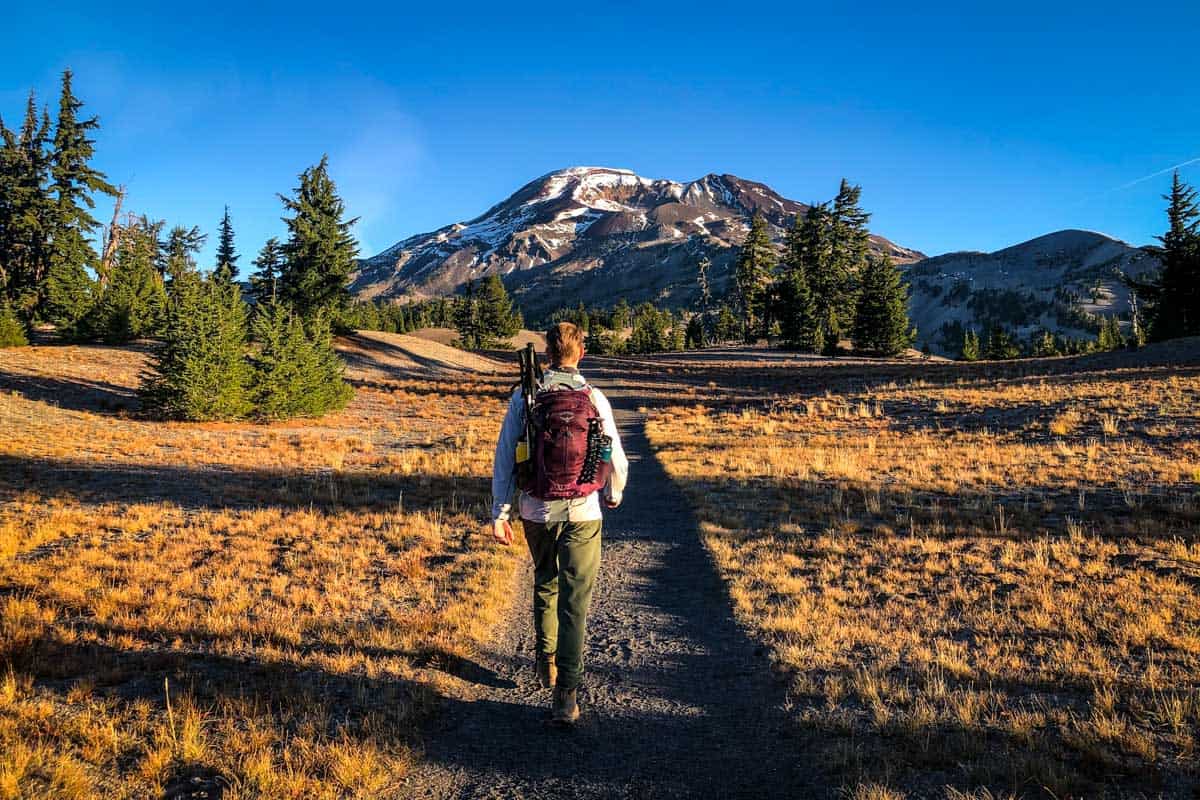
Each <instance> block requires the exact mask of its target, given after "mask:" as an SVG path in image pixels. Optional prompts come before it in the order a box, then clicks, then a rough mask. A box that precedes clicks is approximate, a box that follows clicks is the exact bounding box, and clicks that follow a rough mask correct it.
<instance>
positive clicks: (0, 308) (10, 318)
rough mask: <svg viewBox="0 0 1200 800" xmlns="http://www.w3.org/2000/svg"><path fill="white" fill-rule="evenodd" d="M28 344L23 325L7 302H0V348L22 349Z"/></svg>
mask: <svg viewBox="0 0 1200 800" xmlns="http://www.w3.org/2000/svg"><path fill="white" fill-rule="evenodd" d="M27 344H29V339H28V338H27V337H26V335H25V324H24V323H23V322H21V318H20V317H18V316H17V312H16V311H14V310H13V307H12V306H11V305H9V304H8V303H7V302H3V301H0V347H22V346H24V345H27Z"/></svg>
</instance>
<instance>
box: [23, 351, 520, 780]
mask: <svg viewBox="0 0 1200 800" xmlns="http://www.w3.org/2000/svg"><path fill="white" fill-rule="evenodd" d="M368 355H369V351H368ZM4 358H5V360H4V361H3V362H0V369H2V370H3V372H4V375H5V376H6V380H8V381H9V385H11V386H14V387H15V388H12V389H10V390H9V391H7V392H0V429H2V430H4V432H5V433H4V436H3V437H0V463H3V466H4V468H3V470H2V471H0V798H8V797H13V798H16V797H22V798H23V797H67V798H70V797H81V798H82V797H96V796H104V797H139V798H140V797H149V796H160V795H162V794H164V793H166V794H171V793H172V792H177V791H178V790H179V789H180V787H192V788H197V787H198V788H200V789H204V788H205V787H209V790H210V791H215V790H216V789H218V788H219V789H220V790H221V791H223V792H224V794H223V796H224V797H226V798H229V797H270V798H276V797H295V798H308V797H343V796H361V797H380V796H389V795H395V794H396V793H397V792H398V791H399V788H398V787H400V786H401V781H402V780H403V778H404V775H405V774H406V773H407V771H408V770H409V769H410V768H411V764H412V760H413V755H412V748H413V746H414V744H415V743H416V739H415V733H416V731H417V730H418V724H419V722H420V721H421V720H422V719H423V718H424V717H425V716H426V715H428V714H429V713H431V712H432V711H433V710H434V709H435V708H436V706H437V703H438V702H439V701H438V694H439V692H438V687H439V686H440V685H442V684H443V683H444V682H446V681H454V680H456V678H455V677H454V675H453V672H454V665H455V663H456V661H457V660H458V659H462V658H469V657H470V655H471V653H472V652H473V649H474V648H475V646H476V645H477V644H478V643H479V642H480V641H481V640H482V639H484V638H485V637H486V636H487V635H489V633H490V631H491V628H492V626H493V625H494V624H495V622H496V621H497V619H498V617H499V615H500V613H501V612H502V610H503V609H504V608H505V607H506V604H507V602H508V600H509V597H510V592H509V587H510V585H511V581H510V580H509V577H510V576H511V575H512V570H513V567H514V566H515V564H516V563H517V562H516V560H515V558H514V557H512V555H511V553H509V552H507V551H505V552H501V551H499V550H497V549H495V548H490V547H481V546H480V543H479V542H478V541H476V537H477V536H478V520H479V519H480V518H481V516H482V513H483V512H482V509H483V504H484V503H485V502H486V499H487V494H488V488H489V487H488V483H487V480H486V477H487V475H488V474H490V466H491V450H490V446H488V447H485V446H482V444H481V443H483V442H487V441H489V440H494V436H495V429H496V427H497V426H498V424H499V418H500V408H501V403H502V400H501V399H500V398H501V397H502V395H503V394H504V387H503V386H501V385H500V384H497V383H495V382H489V381H488V380H487V379H479V380H476V379H475V378H473V377H471V376H470V374H466V373H464V374H461V375H459V376H458V377H457V378H455V379H453V380H444V381H443V380H434V379H429V378H418V377H409V376H408V375H406V374H404V373H402V372H398V371H396V370H389V369H386V368H376V369H373V370H371V380H370V382H369V383H366V384H363V385H360V387H359V388H358V391H357V395H356V398H355V400H354V401H353V402H352V403H351V405H350V406H349V407H348V408H347V409H346V410H345V411H343V412H341V413H339V414H336V415H332V416H329V417H326V418H324V419H321V420H311V421H299V422H296V421H293V422H288V423H279V424H274V425H253V424H208V425H188V424H177V423H162V422H156V421H152V420H148V419H143V418H141V417H139V416H138V415H137V414H136V402H135V400H134V399H133V398H132V394H131V391H132V388H133V387H134V386H135V385H136V383H137V376H138V373H139V372H140V371H141V369H143V367H144V356H142V355H141V354H139V353H138V352H136V351H133V350H129V349H120V348H37V349H34V348H28V349H24V350H19V351H9V352H8V353H6V354H5V357H4ZM385 366H386V365H385ZM362 374H363V370H362V369H355V370H352V373H351V377H352V378H357V377H359V376H361V375H362ZM56 395H58V397H56Z"/></svg>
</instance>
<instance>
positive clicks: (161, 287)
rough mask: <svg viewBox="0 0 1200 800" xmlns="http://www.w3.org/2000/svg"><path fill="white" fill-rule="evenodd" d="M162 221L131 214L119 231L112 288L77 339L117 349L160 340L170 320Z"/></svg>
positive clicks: (82, 324)
mask: <svg viewBox="0 0 1200 800" xmlns="http://www.w3.org/2000/svg"><path fill="white" fill-rule="evenodd" d="M161 229H162V222H159V221H151V220H149V219H147V218H146V217H145V216H141V217H134V216H133V215H130V217H129V219H128V221H127V222H126V223H125V224H124V225H123V226H122V227H121V235H120V239H119V242H118V244H117V248H116V252H115V253H114V255H113V264H112V268H111V274H110V275H109V279H108V284H107V285H106V286H105V288H104V290H103V292H102V293H100V296H99V299H98V301H97V302H96V303H95V307H94V309H93V310H92V311H91V312H90V313H89V314H88V315H87V316H86V317H84V318H83V319H82V320H81V321H80V325H79V326H78V327H79V330H78V331H77V335H88V336H99V337H100V338H102V339H104V341H106V342H109V343H113V344H119V343H123V342H128V341H131V340H133V339H139V338H143V337H148V336H158V335H159V334H161V333H162V331H163V326H164V325H165V324H166V318H167V293H166V287H165V284H164V283H163V279H162V275H161V274H160V273H159V265H160V263H161V261H162V257H161V251H160V245H159V241H158V234H159V231H160V230H161Z"/></svg>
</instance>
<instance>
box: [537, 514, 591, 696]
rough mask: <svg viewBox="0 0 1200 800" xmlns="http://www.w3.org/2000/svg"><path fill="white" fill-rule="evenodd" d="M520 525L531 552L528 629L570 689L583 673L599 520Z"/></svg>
mask: <svg viewBox="0 0 1200 800" xmlns="http://www.w3.org/2000/svg"><path fill="white" fill-rule="evenodd" d="M521 524H522V527H524V529H525V541H526V543H528V545H529V553H530V555H532V556H533V630H534V632H535V633H536V634H537V648H538V655H542V656H550V655H553V656H554V657H555V658H554V660H555V664H556V665H557V666H558V685H559V686H560V687H562V688H564V689H574V688H575V687H577V686H578V685H579V681H580V680H581V679H582V678H583V640H584V636H585V633H586V627H587V624H586V623H587V612H588V605H589V604H590V603H591V601H592V587H593V586H594V585H595V583H596V571H597V570H598V569H599V568H600V528H601V526H602V524H603V523H602V522H601V521H600V520H593V521H590V522H546V523H541V522H529V521H528V520H522V522H521Z"/></svg>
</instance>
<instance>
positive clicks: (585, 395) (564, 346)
mask: <svg viewBox="0 0 1200 800" xmlns="http://www.w3.org/2000/svg"><path fill="white" fill-rule="evenodd" d="M546 352H547V355H548V356H549V358H550V367H549V369H547V370H546V372H545V374H544V375H542V376H541V380H540V381H536V380H535V378H534V374H533V373H532V372H527V370H526V369H524V367H523V370H522V372H523V374H525V375H526V378H525V379H524V380H523V384H524V386H523V387H522V388H519V389H517V391H515V392H514V393H513V397H512V400H511V401H510V402H509V404H508V413H507V414H506V415H505V417H504V426H503V427H502V428H501V430H500V440H499V441H498V442H497V443H496V460H495V466H494V468H493V471H492V535H493V536H494V537H495V539H496V540H497V541H499V542H501V543H503V544H505V545H510V544H512V541H513V530H512V523H511V519H512V513H513V508H512V499H513V493H514V492H515V491H516V490H517V489H518V488H519V489H520V490H521V491H520V497H519V499H518V501H517V509H516V510H517V512H518V515H519V517H520V520H521V527H522V528H523V529H524V531H525V542H526V543H527V544H528V545H529V553H530V555H531V556H533V628H534V632H535V634H536V637H537V676H538V681H539V682H540V683H541V685H542V686H543V687H545V688H550V687H553V688H554V702H553V708H552V714H551V718H552V720H553V721H554V722H556V723H560V724H567V725H569V724H572V723H574V722H575V721H577V720H578V719H579V702H578V698H577V696H576V694H577V692H576V690H577V689H578V687H579V683H580V680H581V679H582V677H583V640H584V632H585V622H586V618H587V611H588V604H589V603H590V602H591V599H592V588H593V586H594V585H595V581H596V571H597V569H598V568H599V567H600V529H601V527H602V520H603V514H602V512H601V502H603V504H604V505H605V506H607V507H608V508H616V507H617V506H618V505H620V503H621V493H622V491H623V490H624V488H625V479H626V477H627V475H628V473H629V462H628V461H627V460H626V458H625V451H624V450H623V449H622V447H621V439H620V436H619V435H618V434H617V425H616V423H615V422H614V421H613V414H612V407H611V406H610V405H609V403H608V400H607V399H606V398H605V397H604V395H603V394H602V393H601V392H600V390H599V389H596V388H594V387H591V386H589V385H588V383H587V381H585V380H584V378H583V376H582V375H580V374H579V360H580V359H581V358H583V353H584V347H583V331H581V330H580V329H579V327H578V326H577V325H574V324H572V323H570V322H560V323H558V324H557V325H555V326H554V327H552V328H551V329H550V330H549V331H547V332H546ZM528 362H529V363H528V367H529V368H530V369H532V370H536V369H537V365H536V362H535V360H534V356H533V353H532V348H530V349H529V356H528ZM528 386H532V387H534V392H533V397H531V398H527V397H526V396H525V395H526V393H527V391H528V390H527V388H525V387H528ZM609 448H611V453H610V452H609ZM519 451H520V452H519Z"/></svg>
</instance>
